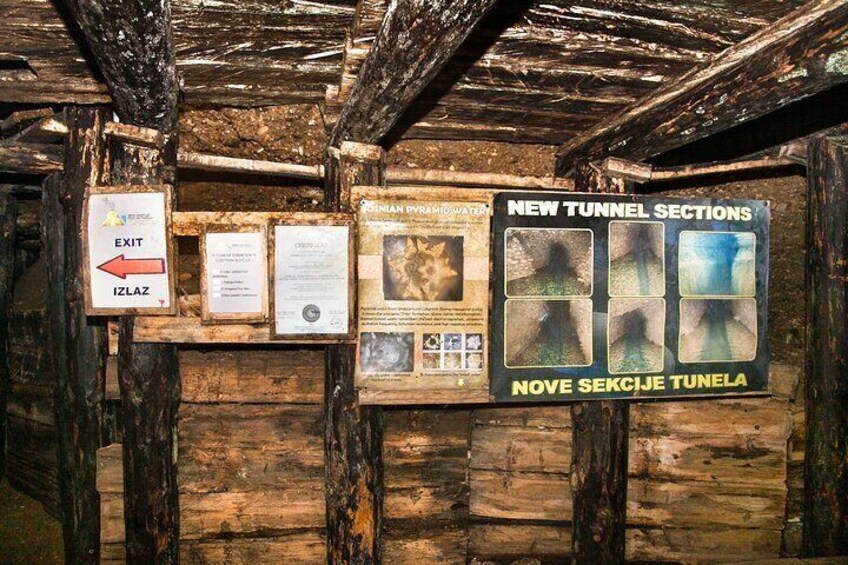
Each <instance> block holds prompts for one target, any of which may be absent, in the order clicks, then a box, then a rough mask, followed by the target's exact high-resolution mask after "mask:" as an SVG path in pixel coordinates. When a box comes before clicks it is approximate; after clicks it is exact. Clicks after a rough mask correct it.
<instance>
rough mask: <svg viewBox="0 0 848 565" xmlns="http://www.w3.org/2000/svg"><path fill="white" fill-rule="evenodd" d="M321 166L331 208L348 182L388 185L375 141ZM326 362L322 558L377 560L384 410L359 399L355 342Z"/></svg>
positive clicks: (332, 351)
mask: <svg viewBox="0 0 848 565" xmlns="http://www.w3.org/2000/svg"><path fill="white" fill-rule="evenodd" d="M324 170H325V171H326V172H327V176H326V178H325V181H326V184H325V195H326V203H327V207H328V209H329V210H331V211H344V210H349V209H350V188H351V186H353V185H355V184H367V185H384V184H385V176H384V172H385V154H384V152H383V150H382V149H381V148H379V147H374V146H365V145H361V144H354V143H346V144H343V146H342V148H341V149H336V148H333V147H330V148H329V149H328V153H327V158H326V160H325V169H324ZM351 260H353V258H351ZM325 362H326V369H325V370H326V373H325V382H324V410H325V416H324V461H325V465H326V483H325V490H326V500H327V563H328V564H329V565H343V564H344V565H348V564H351V565H378V564H379V563H381V534H382V532H381V530H382V518H383V461H382V447H383V421H382V409H381V408H379V407H366V406H359V403H358V402H357V398H356V389H355V388H354V367H355V365H356V346H355V345H331V346H328V347H327V352H326V361H325Z"/></svg>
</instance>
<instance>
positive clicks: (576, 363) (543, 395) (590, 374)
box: [489, 193, 769, 402]
mask: <svg viewBox="0 0 848 565" xmlns="http://www.w3.org/2000/svg"><path fill="white" fill-rule="evenodd" d="M493 232H494V237H493V240H494V244H493V246H494V277H493V279H494V283H493V285H494V288H493V308H492V326H491V336H492V337H491V352H490V353H491V355H490V361H489V373H490V378H491V393H492V395H493V397H494V399H495V400H496V401H498V402H534V401H562V400H585V399H593V398H596V399H601V398H605V399H606V398H660V397H669V396H674V397H677V396H698V397H702V396H711V395H740V394H762V393H766V392H767V391H768V340H767V338H766V336H767V332H766V311H767V288H768V236H769V206H768V202H762V201H753V200H707V199H698V200H693V199H680V198H653V197H637V196H616V195H589V194H551V193H501V194H499V195H498V196H497V198H496V199H495V204H494V220H493Z"/></svg>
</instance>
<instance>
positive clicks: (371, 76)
mask: <svg viewBox="0 0 848 565" xmlns="http://www.w3.org/2000/svg"><path fill="white" fill-rule="evenodd" d="M494 4H495V0H455V1H446V0H429V1H427V0H396V1H393V2H391V3H390V4H389V7H388V10H387V11H386V15H385V17H384V18H383V23H382V25H381V26H380V31H379V32H378V33H377V38H376V39H375V40H374V44H373V45H372V46H371V51H370V52H369V53H368V56H367V57H366V59H365V62H364V63H363V64H362V69H361V70H360V71H359V77H358V79H357V81H356V84H355V85H354V86H353V89H352V90H351V92H350V96H349V97H348V99H347V103H346V104H345V106H344V108H343V109H342V111H341V115H340V116H339V119H338V121H337V122H336V125H335V127H334V128H333V132H332V134H331V135H330V145H331V146H335V147H338V146H339V144H340V143H341V142H343V141H356V142H358V143H377V142H379V141H380V139H382V137H383V136H384V135H386V133H388V132H389V130H390V129H391V128H392V126H393V125H394V124H395V123H396V122H397V121H398V119H399V118H400V117H401V115H402V114H403V113H404V112H405V111H406V109H407V108H408V107H409V105H410V104H411V103H412V101H413V100H414V99H415V97H416V96H418V94H419V93H420V92H421V91H422V90H423V89H424V87H426V86H427V85H428V84H429V83H430V81H431V80H432V79H433V77H435V76H436V74H438V72H439V70H440V69H441V68H442V67H443V66H444V65H445V63H447V62H448V60H449V59H450V58H451V56H452V55H453V54H454V53H455V52H456V50H457V49H458V48H459V46H460V45H461V44H462V42H463V41H465V38H466V37H468V35H469V34H470V33H471V31H472V30H473V29H474V27H475V26H476V25H477V24H478V23H479V22H480V20H481V19H482V17H483V16H484V15H485V14H486V12H488V11H489V9H490V8H491V7H492V6H493V5H494Z"/></svg>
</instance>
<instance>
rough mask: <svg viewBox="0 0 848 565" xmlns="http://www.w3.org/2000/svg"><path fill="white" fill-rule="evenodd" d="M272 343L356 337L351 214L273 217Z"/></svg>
mask: <svg viewBox="0 0 848 565" xmlns="http://www.w3.org/2000/svg"><path fill="white" fill-rule="evenodd" d="M268 232H269V234H270V240H271V244H270V248H271V251H270V257H271V281H272V286H273V292H272V296H271V299H272V301H271V302H272V310H273V312H274V319H273V321H272V323H271V339H275V340H285V341H293V342H327V343H332V342H340V341H350V340H353V339H354V338H355V335H354V301H355V293H354V284H353V281H354V273H355V263H354V249H355V246H354V241H355V237H354V232H355V222H354V220H353V217H352V216H351V215H343V214H334V215H327V214H322V215H319V214H315V215H312V216H311V217H307V216H305V215H301V217H299V218H297V219H276V220H275V219H272V220H270V225H269V228H268Z"/></svg>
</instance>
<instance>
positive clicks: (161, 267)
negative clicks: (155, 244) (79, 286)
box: [97, 253, 165, 279]
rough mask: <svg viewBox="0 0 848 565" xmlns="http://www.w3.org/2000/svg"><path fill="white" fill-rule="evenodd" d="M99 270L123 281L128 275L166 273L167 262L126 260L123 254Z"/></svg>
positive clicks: (110, 260) (107, 262)
mask: <svg viewBox="0 0 848 565" xmlns="http://www.w3.org/2000/svg"><path fill="white" fill-rule="evenodd" d="M97 268H98V269H100V270H101V271H104V272H107V273H109V274H110V275H114V276H116V277H118V278H121V279H125V278H127V275H161V274H162V273H164V272H165V260H164V259H126V258H125V257H124V255H123V253H122V254H120V255H118V256H117V257H114V258H112V259H109V260H108V261H106V262H105V263H103V264H102V265H98V266H97Z"/></svg>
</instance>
